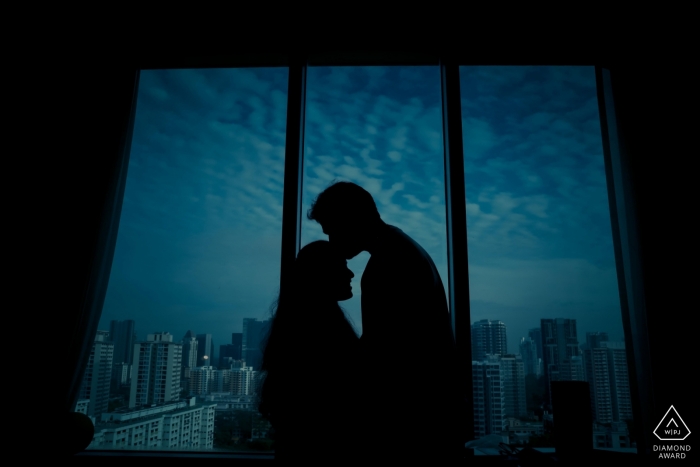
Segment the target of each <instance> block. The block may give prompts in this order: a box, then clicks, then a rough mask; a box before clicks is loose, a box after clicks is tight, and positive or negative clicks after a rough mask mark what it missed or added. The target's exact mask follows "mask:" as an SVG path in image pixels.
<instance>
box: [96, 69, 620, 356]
mask: <svg viewBox="0 0 700 467" xmlns="http://www.w3.org/2000/svg"><path fill="white" fill-rule="evenodd" d="M439 82H440V81H439V69H438V68H437V67H361V68H360V67H354V68H346V67H335V68H310V69H309V72H308V84H307V119H306V146H305V165H304V190H303V204H304V210H306V209H308V207H309V206H310V204H311V201H312V200H313V198H314V197H315V196H316V195H317V194H318V193H319V192H320V191H321V190H322V189H323V188H325V187H326V186H327V185H328V184H329V183H330V182H331V181H332V180H334V179H338V180H349V181H353V182H356V183H358V184H360V185H362V186H363V187H365V188H366V189H367V190H368V191H369V192H370V193H372V195H373V196H374V197H375V200H376V201H377V205H378V208H379V212H380V214H381V215H382V218H383V219H384V220H385V221H386V222H388V223H390V224H394V225H396V226H398V227H400V228H401V229H403V230H404V231H405V232H406V233H408V234H409V235H411V236H412V237H413V238H415V239H416V240H417V241H418V242H419V243H420V244H421V245H423V247H424V248H425V249H426V250H427V251H428V252H429V253H430V254H431V256H432V257H433V259H434V261H435V263H436V265H437V266H438V269H439V271H440V274H441V275H442V277H443V282H444V283H445V284H447V275H446V274H447V272H446V271H447V269H446V242H445V236H446V235H445V201H444V198H445V195H444V182H443V159H442V157H443V155H442V154H443V143H442V122H441V108H440V87H439ZM461 85H462V107H463V129H464V141H465V177H466V186H467V193H466V195H467V216H468V230H469V259H470V264H469V267H470V283H469V284H460V285H459V286H462V287H467V286H469V287H470V293H471V297H472V320H477V319H484V318H488V319H500V320H502V321H504V322H505V323H506V325H507V330H508V341H509V350H510V351H513V352H517V351H518V349H517V346H516V345H517V342H518V341H519V339H520V337H522V336H525V335H527V334H526V333H527V329H528V328H531V327H536V326H538V325H539V319H540V318H554V317H563V318H575V319H577V320H578V331H579V340H580V341H583V340H585V332H586V331H607V332H609V333H610V335H611V338H612V339H621V338H622V330H621V328H622V326H621V318H620V311H619V299H618V295H617V281H616V277H615V268H614V259H613V250H612V241H611V234H610V218H609V211H608V207H607V206H608V205H607V194H606V188H605V177H604V171H603V158H602V146H601V139H600V125H599V121H598V114H597V104H596V95H595V79H594V72H593V69H592V68H583V67H577V68H573V67H546V68H544V67H538V68H533V67H465V68H462V69H461ZM286 88H287V73H286V69H278V68H265V69H233V70H215V69H207V70H150V71H144V72H142V74H141V81H140V85H139V94H138V104H137V111H136V121H135V127H134V138H133V144H132V151H131V159H130V164H129V172H128V177H127V187H126V193H125V198H124V204H123V211H122V219H121V223H120V230H119V236H118V240H117V247H116V251H115V257H114V264H113V267H112V273H111V277H110V283H109V288H108V292H107V297H106V299H105V306H104V310H103V315H102V320H101V324H100V328H101V329H107V328H108V327H109V320H111V319H134V320H136V326H137V329H138V332H139V337H140V338H143V337H145V334H146V333H149V332H154V331H169V332H171V333H172V334H173V335H174V336H175V339H177V340H179V339H181V338H182V336H183V335H184V333H185V332H186V331H187V330H188V329H192V330H193V331H194V332H196V333H212V334H214V340H215V344H216V345H217V346H218V345H220V344H224V343H229V342H230V333H231V332H240V331H241V327H242V319H243V318H245V317H255V318H260V319H263V318H265V317H268V316H269V308H270V305H271V303H272V301H273V300H274V299H275V296H276V294H277V291H278V288H279V258H280V242H281V238H280V232H281V213H282V208H281V206H282V180H283V167H284V141H285V119H286ZM318 238H324V235H323V233H322V232H321V230H320V227H319V226H318V225H317V224H315V223H314V222H311V221H307V220H304V222H303V224H302V244H306V243H308V242H309V241H312V240H315V239H318ZM368 258H369V256H368V255H367V254H366V253H363V254H361V255H359V256H358V257H357V258H355V259H353V260H352V261H350V262H349V266H350V268H351V269H352V270H353V271H354V272H355V275H356V277H355V279H354V280H353V289H354V292H355V297H354V298H353V299H351V300H349V301H347V302H343V303H342V305H343V306H344V307H345V308H346V310H347V313H348V315H349V317H350V319H351V320H352V321H353V322H354V324H355V327H356V329H357V330H358V332H361V322H360V314H359V311H360V310H359V297H360V293H361V291H360V286H359V282H360V281H359V279H360V276H361V273H362V270H363V269H364V266H365V264H366V262H367V259H368Z"/></svg>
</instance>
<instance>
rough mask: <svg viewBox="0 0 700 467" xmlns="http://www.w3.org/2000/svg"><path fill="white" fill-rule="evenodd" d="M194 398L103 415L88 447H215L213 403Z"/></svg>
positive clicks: (196, 448)
mask: <svg viewBox="0 0 700 467" xmlns="http://www.w3.org/2000/svg"><path fill="white" fill-rule="evenodd" d="M195 401H196V399H195V398H192V399H190V400H187V401H179V402H171V403H166V404H160V405H156V406H154V407H146V408H140V409H122V410H118V411H116V412H112V413H107V414H102V417H101V419H100V421H98V422H97V423H96V424H95V435H94V438H93V441H92V443H91V444H90V446H89V448H90V449H154V448H158V449H183V450H201V449H212V448H213V447H214V415H215V408H216V404H215V403H203V404H197V403H196V402H195Z"/></svg>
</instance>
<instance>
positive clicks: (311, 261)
mask: <svg viewBox="0 0 700 467" xmlns="http://www.w3.org/2000/svg"><path fill="white" fill-rule="evenodd" d="M353 277H355V275H354V274H353V273H352V271H351V270H350V269H348V264H347V261H346V260H345V258H343V257H342V256H341V254H340V252H338V251H337V249H336V248H334V247H333V246H332V245H331V244H330V243H329V242H327V241H325V240H318V241H315V242H311V243H309V244H308V245H306V246H304V247H303V248H302V249H301V250H300V251H299V254H298V255H297V259H296V261H295V263H294V282H295V284H294V286H295V289H296V291H297V292H301V293H303V294H304V295H306V296H307V297H309V298H312V297H316V298H319V299H330V300H333V301H341V300H347V299H349V298H351V297H352V286H351V285H350V283H351V281H352V278H353ZM309 294H311V295H309Z"/></svg>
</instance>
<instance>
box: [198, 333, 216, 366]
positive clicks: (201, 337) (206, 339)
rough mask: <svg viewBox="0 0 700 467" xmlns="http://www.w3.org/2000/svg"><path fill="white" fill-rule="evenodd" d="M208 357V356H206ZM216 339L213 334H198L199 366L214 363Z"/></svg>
mask: <svg viewBox="0 0 700 467" xmlns="http://www.w3.org/2000/svg"><path fill="white" fill-rule="evenodd" d="M204 357H206V358H204ZM213 358H214V339H213V338H212V335H211V334H197V366H206V365H209V364H211V363H213V361H214V360H213Z"/></svg>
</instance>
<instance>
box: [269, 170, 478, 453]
mask: <svg viewBox="0 0 700 467" xmlns="http://www.w3.org/2000/svg"><path fill="white" fill-rule="evenodd" d="M307 217H308V218H309V219H311V220H315V221H316V222H318V223H319V224H320V225H321V227H322V228H323V232H324V233H325V234H326V235H328V241H323V240H319V241H315V242H312V243H310V244H308V245H306V246H304V247H303V248H302V249H301V250H300V251H299V254H298V256H297V259H296V261H295V264H294V275H293V286H292V287H289V288H287V289H285V292H283V293H282V294H280V297H279V299H278V301H277V304H276V309H275V311H274V316H273V319H272V324H271V327H270V332H269V335H268V338H267V342H266V345H265V350H264V354H263V363H262V368H261V370H262V372H263V375H264V380H263V382H262V387H261V391H260V405H259V409H260V412H261V414H262V415H263V416H265V417H266V418H268V419H269V420H270V422H271V424H272V426H273V428H274V433H275V434H274V437H275V457H276V459H277V460H278V461H282V462H289V463H297V462H301V463H303V464H314V465H321V464H323V465H338V464H341V465H345V464H353V463H358V462H366V461H368V460H370V459H371V460H379V461H385V462H391V463H392V464H396V463H404V462H406V463H408V462H410V463H411V464H422V463H425V464H427V463H430V464H431V465H450V464H452V463H457V462H459V459H461V456H462V451H463V448H464V437H463V436H464V424H465V422H466V418H465V416H464V409H465V398H464V391H463V384H464V382H463V381H462V380H461V374H462V373H463V372H464V369H463V368H460V365H459V364H458V361H457V354H456V351H455V346H454V337H453V334H452V330H451V326H450V319H449V313H448V308H447V302H446V297H445V289H444V286H443V284H442V281H441V279H440V275H439V274H438V271H437V269H436V267H435V264H434V263H433V261H432V259H431V258H430V256H429V255H428V253H426V251H425V250H424V249H423V248H422V247H421V246H420V245H419V244H418V243H416V242H415V241H414V240H413V239H411V238H410V237H409V236H408V235H406V234H405V233H404V232H402V231H401V230H400V229H398V228H396V227H394V226H391V225H388V224H386V223H385V222H383V221H382V219H381V217H380V215H379V212H378V211H377V207H376V204H375V202H374V199H373V198H372V195H370V193H369V192H367V191H366V190H364V189H363V188H361V187H360V186H358V185H356V184H354V183H350V182H337V183H334V184H332V185H331V186H329V187H328V188H327V189H326V190H324V191H323V192H322V193H321V194H320V195H319V196H318V197H317V198H316V200H315V201H314V203H313V205H312V207H311V209H310V210H309V212H308V215H307ZM362 251H367V252H369V254H370V260H369V262H368V263H367V266H366V268H365V271H364V273H363V275H362V280H361V287H362V336H361V337H359V338H358V336H357V335H356V333H355V331H354V330H353V328H352V326H351V324H350V323H349V322H348V320H347V318H346V316H345V314H344V312H343V310H342V309H341V308H340V306H339V305H338V302H339V301H343V300H347V299H349V298H351V297H352V286H351V280H352V278H353V277H354V274H353V273H352V271H350V270H349V269H348V267H347V260H348V259H351V258H353V257H355V256H356V255H357V254H359V253H360V252H362Z"/></svg>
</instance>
